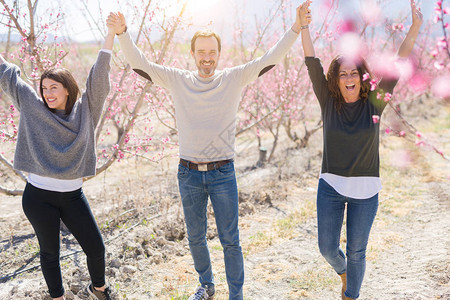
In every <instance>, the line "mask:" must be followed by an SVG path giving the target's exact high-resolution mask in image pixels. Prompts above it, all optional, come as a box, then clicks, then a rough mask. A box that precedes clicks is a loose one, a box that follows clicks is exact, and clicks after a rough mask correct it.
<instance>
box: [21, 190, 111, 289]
mask: <svg viewBox="0 0 450 300" xmlns="http://www.w3.org/2000/svg"><path fill="white" fill-rule="evenodd" d="M22 207H23V211H24V212H25V215H26V216H27V218H28V220H29V221H30V223H31V225H32V226H33V228H34V231H35V232H36V236H37V238H38V241H39V246H40V259H41V268H42V273H43V274H44V278H45V281H46V283H47V286H48V289H49V293H50V296H51V297H52V298H57V297H60V296H62V295H64V288H63V284H62V276H61V268H60V264H59V239H60V238H59V232H60V219H61V220H62V221H63V222H64V224H65V225H66V226H67V228H68V229H69V230H70V232H71V233H72V234H73V236H74V237H75V238H76V239H77V241H78V243H80V246H81V248H83V251H84V253H85V254H86V256H87V265H88V269H89V274H90V275H91V280H92V284H93V285H94V286H95V287H102V286H104V285H105V245H104V244H103V239H102V236H101V233H100V230H99V229H98V226H97V223H96V222H95V219H94V216H93V215H92V212H91V209H90V207H89V204H88V202H87V200H86V197H85V196H84V194H83V190H82V189H81V188H80V189H78V190H75V191H72V192H52V191H47V190H43V189H39V188H37V187H35V186H33V185H31V184H29V183H27V185H26V187H25V191H24V193H23V197H22Z"/></svg>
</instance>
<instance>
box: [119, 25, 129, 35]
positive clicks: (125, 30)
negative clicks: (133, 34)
mask: <svg viewBox="0 0 450 300" xmlns="http://www.w3.org/2000/svg"><path fill="white" fill-rule="evenodd" d="M127 29H128V27H127V25H125V29H124V30H123V31H122V32H120V33H116V35H122V34H124V33H125V32H127Z"/></svg>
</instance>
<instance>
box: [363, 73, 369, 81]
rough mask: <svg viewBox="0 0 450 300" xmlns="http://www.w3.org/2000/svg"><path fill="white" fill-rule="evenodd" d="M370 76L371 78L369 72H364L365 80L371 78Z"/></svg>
mask: <svg viewBox="0 0 450 300" xmlns="http://www.w3.org/2000/svg"><path fill="white" fill-rule="evenodd" d="M369 78H370V75H369V73H364V75H363V81H366V80H367V79H369Z"/></svg>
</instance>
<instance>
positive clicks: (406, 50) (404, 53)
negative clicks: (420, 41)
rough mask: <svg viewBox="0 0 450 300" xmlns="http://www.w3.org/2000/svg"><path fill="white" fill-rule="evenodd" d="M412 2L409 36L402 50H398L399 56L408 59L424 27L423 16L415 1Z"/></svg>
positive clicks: (401, 47) (401, 46) (403, 43)
mask: <svg viewBox="0 0 450 300" xmlns="http://www.w3.org/2000/svg"><path fill="white" fill-rule="evenodd" d="M410 1H411V16H412V25H411V27H410V28H409V31H408V34H407V35H406V37H405V39H404V40H403V42H402V44H401V45H400V48H399V49H398V52H397V56H399V57H408V56H409V54H411V51H412V49H413V47H414V44H415V42H416V39H417V36H418V35H419V30H420V26H422V22H423V16H422V12H421V11H420V8H417V6H416V3H415V1H414V0H410Z"/></svg>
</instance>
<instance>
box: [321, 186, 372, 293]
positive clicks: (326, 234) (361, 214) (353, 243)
mask: <svg viewBox="0 0 450 300" xmlns="http://www.w3.org/2000/svg"><path fill="white" fill-rule="evenodd" d="M346 203H347V249H346V252H347V260H346V257H345V255H344V252H343V251H342V249H340V248H339V240H340V236H341V228H342V222H343V220H344V209H345V204H346ZM377 209H378V194H376V195H375V196H373V197H372V198H369V199H354V198H349V197H345V196H342V195H341V194H339V193H338V192H336V190H335V189H333V187H331V186H330V185H329V184H328V183H327V182H326V181H325V180H323V179H320V180H319V187H318V191H317V222H318V231H319V249H320V253H321V254H322V255H323V257H325V259H326V260H327V261H328V263H329V264H330V265H331V266H332V267H333V268H334V270H335V271H336V272H337V273H338V274H343V273H347V290H346V291H345V295H346V296H347V297H350V298H353V299H356V298H358V297H359V290H360V288H361V284H362V281H363V278H364V272H365V270H366V247H367V241H368V239H369V233H370V229H371V227H372V224H373V220H374V219H375V215H376V213H377Z"/></svg>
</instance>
